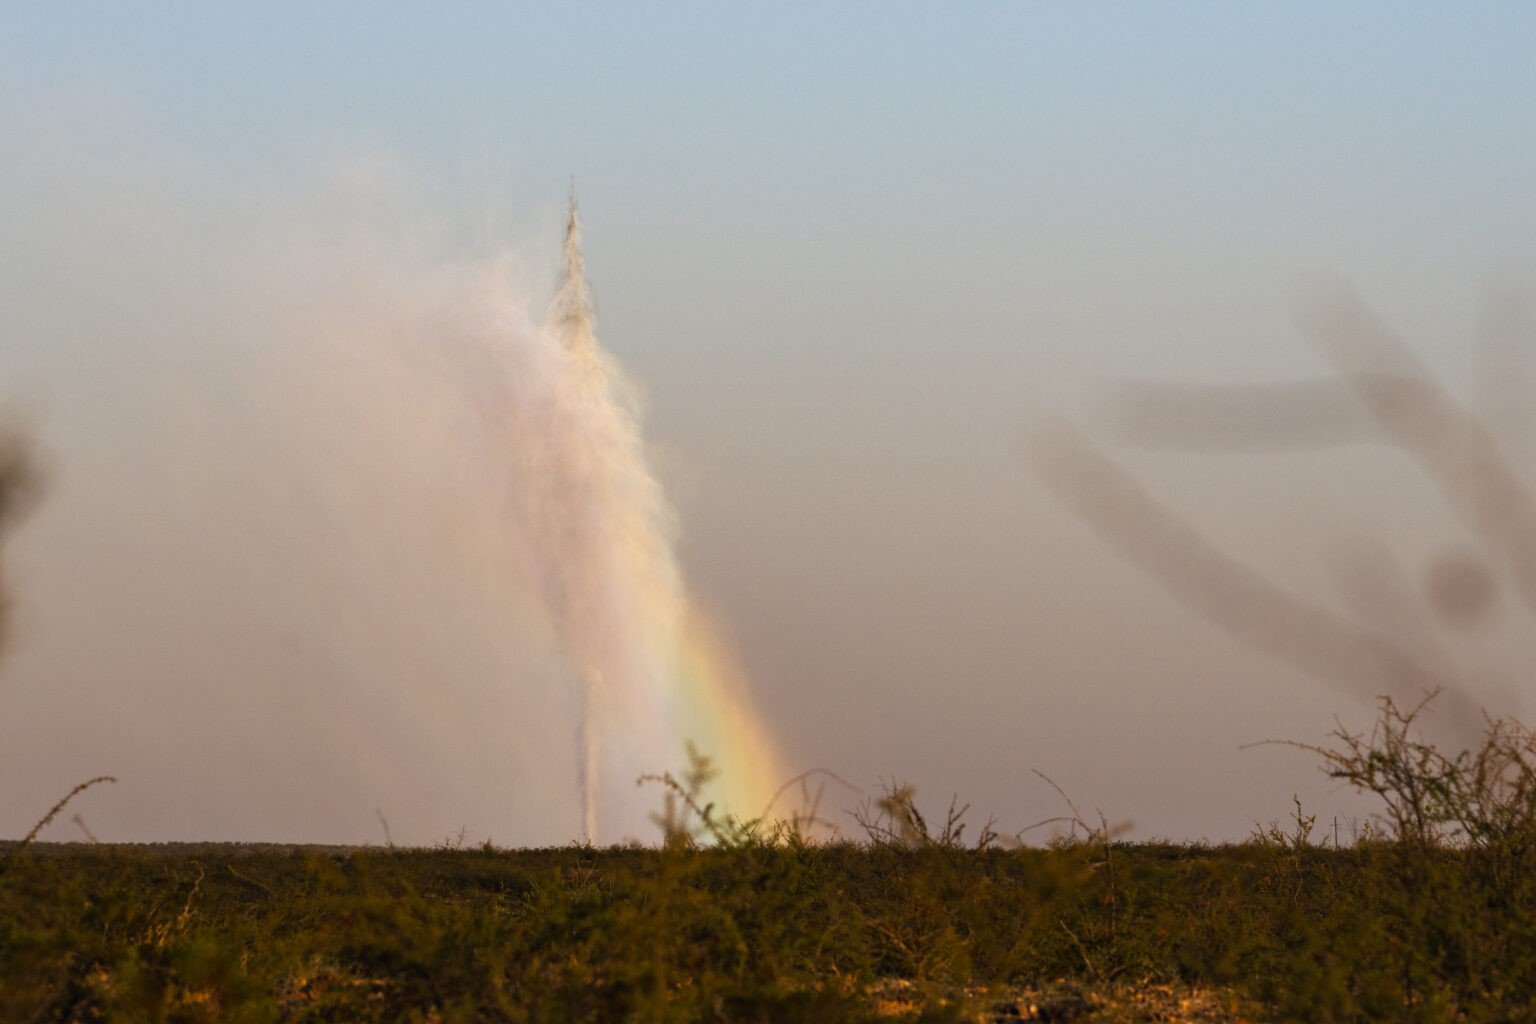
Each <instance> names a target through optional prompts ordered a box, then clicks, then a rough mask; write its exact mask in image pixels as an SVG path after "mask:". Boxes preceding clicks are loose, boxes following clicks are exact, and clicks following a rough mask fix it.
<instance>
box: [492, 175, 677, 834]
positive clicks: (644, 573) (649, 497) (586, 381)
mask: <svg viewBox="0 0 1536 1024" xmlns="http://www.w3.org/2000/svg"><path fill="white" fill-rule="evenodd" d="M564 264H565V266H564V280H563V282H562V285H561V288H560V291H559V293H558V295H557V296H556V298H555V300H554V303H553V304H552V306H551V308H550V312H549V316H548V321H547V326H546V328H545V333H546V335H547V336H549V337H550V338H552V339H553V340H554V341H557V342H558V346H559V348H558V355H555V354H554V353H551V354H552V355H555V357H554V360H553V362H554V365H553V366H552V367H550V374H549V377H548V380H547V383H546V386H545V387H544V388H543V389H541V393H540V394H538V395H536V396H531V397H532V398H533V400H532V401H530V402H525V403H524V405H523V407H522V408H520V409H519V410H517V413H516V415H517V417H518V420H519V424H518V426H519V430H518V434H519V437H518V446H519V454H520V457H521V459H522V460H523V469H524V472H523V474H522V477H521V478H522V481H523V487H522V497H523V504H522V511H523V515H524V516H525V517H526V523H527V528H528V532H529V535H530V537H531V538H532V539H533V543H534V551H533V560H534V572H535V575H536V576H537V577H538V578H539V583H540V585H541V587H542V590H543V594H544V599H545V601H546V603H547V606H548V609H549V613H550V616H551V619H552V620H553V622H554V625H555V628H556V630H557V632H558V633H559V636H560V642H561V645H562V647H563V649H564V651H565V657H566V660H567V662H568V663H569V665H570V667H571V669H572V671H573V672H574V673H575V674H576V676H577V677H578V687H579V702H578V703H579V723H578V727H577V751H578V757H577V785H578V788H579V791H580V798H581V809H582V835H583V838H584V839H586V840H587V841H589V842H590V841H594V840H595V839H596V836H597V829H598V823H597V817H598V814H597V808H598V791H599V773H600V765H599V751H600V749H606V748H627V749H628V750H629V751H630V752H631V753H632V754H633V755H635V756H638V757H643V758H647V759H651V758H665V757H668V756H670V755H671V754H672V753H673V751H675V749H676V748H677V747H678V745H679V743H680V741H681V739H682V737H681V736H678V735H673V733H674V731H675V726H674V725H673V724H672V721H671V719H672V717H673V716H672V715H671V714H670V713H669V712H670V711H672V710H673V709H671V708H669V707H668V706H667V704H668V696H667V694H668V688H669V685H670V684H671V682H672V680H670V679H669V678H668V676H669V674H670V673H671V671H672V664H671V662H672V657H673V654H672V652H673V650H674V648H675V645H676V643H677V640H678V637H679V627H680V624H681V619H682V613H683V609H684V608H685V606H686V596H685V593H684V590H683V587H682V584H681V579H680V577H679V574H678V572H677V569H676V565H675V561H674V559H673V555H672V516H671V512H670V509H669V508H668V506H667V503H666V500H665V498H664V496H663V494H662V491H661V488H660V486H659V485H658V484H657V482H656V479H655V477H654V476H653V475H652V474H651V472H650V469H649V467H648V466H647V464H646V460H645V455H644V447H643V443H642V440H641V436H640V430H639V425H638V421H637V418H636V415H635V412H634V400H633V397H632V394H631V392H630V390H629V389H628V388H627V387H626V385H625V382H624V380H623V377H622V375H621V374H620V373H619V371H618V369H617V367H615V366H614V365H613V364H612V362H611V360H609V359H608V357H607V356H606V354H605V353H604V352H603V351H602V350H601V349H600V348H599V347H598V344H597V338H596V335H595V333H594V324H593V315H592V300H591V294H590V292H589V290H588V288H587V283H586V279H585V276H584V265H583V261H582V255H581V224H580V219H579V217H578V215H577V210H576V204H575V200H574V196H573V198H572V201H571V205H570V212H569V218H568V221H567V225H566V235H565V244H564ZM620 721H622V722H623V730H622V734H620V733H619V730H617V729H615V727H614V726H615V723H616V722H620Z"/></svg>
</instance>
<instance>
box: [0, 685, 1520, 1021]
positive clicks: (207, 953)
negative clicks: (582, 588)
mask: <svg viewBox="0 0 1536 1024" xmlns="http://www.w3.org/2000/svg"><path fill="white" fill-rule="evenodd" d="M1421 710H1422V706H1421V707H1418V708H1411V709H1407V710H1404V709H1401V708H1399V707H1398V706H1397V705H1396V704H1394V703H1392V702H1391V701H1390V700H1384V701H1383V702H1382V705H1381V709H1380V715H1379V718H1378V720H1377V723H1376V726H1375V729H1374V731H1372V732H1370V733H1366V734H1354V733H1350V732H1347V731H1344V730H1342V729H1341V730H1340V731H1339V732H1338V733H1336V734H1335V736H1334V738H1333V742H1332V744H1331V745H1329V746H1323V747H1315V748H1310V749H1312V750H1313V751H1314V752H1315V753H1316V754H1317V755H1318V756H1320V757H1321V760H1322V766H1323V768H1324V769H1325V770H1326V771H1328V772H1329V773H1330V774H1331V775H1333V776H1335V777H1337V778H1339V779H1341V780H1344V781H1346V782H1347V783H1349V784H1352V785H1354V786H1357V787H1360V788H1362V789H1365V790H1368V791H1371V792H1374V793H1376V794H1378V795H1379V796H1380V797H1381V799H1382V815H1381V818H1380V820H1379V823H1378V824H1377V826H1376V827H1374V828H1373V829H1371V830H1368V831H1367V832H1366V833H1365V834H1363V835H1361V836H1356V837H1354V838H1353V840H1352V841H1351V843H1350V844H1349V845H1347V846H1346V847H1345V848H1342V849H1340V848H1334V847H1333V846H1332V837H1331V836H1328V837H1326V838H1320V837H1318V836H1317V835H1316V834H1315V833H1314V829H1313V819H1312V818H1311V817H1309V816H1307V815H1306V814H1305V812H1304V810H1303V809H1302V808H1301V807H1300V806H1298V807H1297V808H1296V811H1295V814H1294V817H1293V820H1292V821H1291V822H1290V823H1289V824H1287V825H1280V824H1275V825H1272V826H1270V827H1261V828H1256V829H1255V831H1254V834H1253V836H1252V837H1251V839H1250V840H1249V841H1247V842H1244V843H1239V844H1232V845H1225V846H1215V847H1210V846H1188V845H1167V844H1138V843H1127V842H1123V841H1120V840H1118V839H1117V838H1116V837H1115V835H1114V829H1113V828H1111V827H1109V826H1108V825H1107V824H1106V823H1105V822H1104V821H1103V820H1102V819H1100V820H1099V821H1097V822H1094V821H1090V820H1087V819H1086V818H1085V816H1084V815H1082V814H1080V813H1079V812H1078V811H1077V810H1076V809H1075V808H1073V809H1071V810H1070V812H1069V813H1068V814H1067V815H1066V817H1064V818H1063V819H1062V820H1061V821H1060V822H1059V823H1058V825H1059V826H1060V827H1059V828H1058V834H1057V837H1056V838H1055V839H1053V840H1051V841H1049V842H1048V843H1046V844H1045V845H1039V846H1028V845H1024V844H1022V843H1019V842H1018V841H1017V840H1016V838H1014V837H1003V836H999V835H998V834H997V833H996V832H995V831H993V830H992V829H991V828H984V829H983V830H982V831H981V832H980V833H979V834H976V835H975V836H974V837H968V836H967V835H966V828H965V824H964V820H963V819H964V814H963V808H962V809H959V810H956V811H954V812H952V813H951V814H950V815H948V816H947V818H946V821H945V822H944V823H943V824H942V825H938V824H934V823H930V822H929V821H927V820H926V819H925V818H924V817H923V815H922V814H921V812H920V811H919V809H918V807H917V805H916V804H915V803H914V801H913V794H912V790H911V788H910V787H905V786H898V785H892V786H889V787H888V788H887V790H886V794H885V796H884V797H883V798H882V799H880V800H877V801H875V802H873V803H871V804H869V805H867V806H866V807H865V808H864V809H863V810H862V811H861V812H859V814H858V815H857V816H856V818H857V821H858V823H859V825H860V826H862V828H861V831H862V836H861V837H860V838H859V839H858V840H857V841H851V840H845V841H820V840H817V839H815V838H813V833H814V832H815V831H816V829H817V823H816V816H815V812H814V810H811V811H808V812H805V813H802V814H800V815H798V816H796V817H794V818H792V819H791V820H789V821H785V822H779V823H777V824H769V823H767V822H761V821H741V820H739V819H736V818H733V817H731V816H729V815H726V814H723V813H720V812H719V811H717V809H716V808H715V807H713V806H712V805H710V804H708V803H706V802H704V796H703V795H704V793H705V792H707V786H708V783H709V781H710V777H711V769H710V765H709V762H708V760H707V759H705V758H703V757H700V756H698V755H696V754H695V755H693V756H692V759H691V764H690V767H689V769H688V770H687V771H685V772H684V773H683V774H682V775H681V776H673V775H663V776H659V777H655V778H653V779H651V780H649V781H650V782H652V783H657V784H659V785H660V787H661V789H660V792H661V793H662V794H663V796H664V802H663V806H662V809H661V810H660V811H659V812H658V813H657V815H656V821H657V825H658V827H659V829H660V842H659V843H658V844H657V845H656V846H653V847H638V846H636V847H612V848H606V849H597V848H592V847H586V846H570V847H563V848H556V849H543V850H506V849H498V848H495V847H492V846H491V845H489V844H486V845H484V846H480V847H476V848H464V846H463V845H462V842H455V841H448V842H445V843H444V844H442V845H441V846H440V847H438V848H435V849H404V848H394V847H373V848H359V849H318V848H282V847H249V846H243V847H242V846H222V845H196V846H175V845H166V846H124V845H102V844H98V845H91V844H83V843H82V844H57V845H56V844H46V843H36V842H34V843H31V844H30V845H28V846H26V847H25V848H23V847H22V846H21V845H20V844H11V845H10V846H9V847H8V848H6V850H5V851H4V853H3V854H0V856H3V860H0V972H3V978H0V982H3V983H0V1019H4V1020H16V1021H394V1020H408V1021H504V1020H505V1021H525V1020H526V1021H546V1020H547V1021H567V1020H590V1021H614V1020H642V1021H690V1020H715V1021H850V1020H852V1021H857V1020H902V1019H906V1020H988V1021H1006V1020H1016V1019H1036V1020H1056V1021H1067V1020H1081V1021H1110V1020H1126V1021H1129V1020H1178V1019H1183V1020H1280V1021H1286V1020H1296V1021H1301V1020H1307V1021H1366V1020H1406V1021H1442V1020H1452V1019H1458V1020H1472V1021H1495V1020H1519V1019H1525V1020H1528V1019H1532V1018H1533V1017H1536V957H1533V956H1532V955H1531V950H1532V949H1536V913H1533V911H1536V870H1533V868H1536V739H1533V737H1532V735H1531V733H1530V732H1529V731H1528V730H1526V729H1525V728H1524V727H1523V726H1520V725H1519V724H1518V723H1515V722H1512V721H1508V720H1502V719H1498V720H1490V721H1489V722H1488V723H1487V731H1486V734H1485V737H1484V740H1483V742H1482V743H1481V745H1480V746H1479V747H1478V748H1477V749H1474V750H1469V751H1465V752H1461V753H1458V754H1455V755H1451V754H1445V753H1442V752H1441V751H1439V750H1437V749H1436V748H1434V747H1433V746H1431V745H1429V744H1427V743H1426V742H1424V741H1423V740H1422V739H1420V738H1419V734H1418V732H1417V730H1416V727H1415V722H1416V719H1417V717H1418V716H1419V714H1420V713H1421ZM651 792H652V793H655V792H656V790H654V789H653V790H651Z"/></svg>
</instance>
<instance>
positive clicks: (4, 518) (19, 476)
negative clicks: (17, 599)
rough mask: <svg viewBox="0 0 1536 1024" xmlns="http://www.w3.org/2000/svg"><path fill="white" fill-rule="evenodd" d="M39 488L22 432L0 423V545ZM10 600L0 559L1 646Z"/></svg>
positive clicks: (4, 639)
mask: <svg viewBox="0 0 1536 1024" xmlns="http://www.w3.org/2000/svg"><path fill="white" fill-rule="evenodd" d="M39 489H40V488H39V477H38V472H37V466H36V463H35V461H34V460H33V458H32V456H31V453H30V450H29V449H28V448H27V445H26V443H25V442H24V441H23V439H22V435H21V432H20V431H18V430H15V429H14V428H7V427H4V426H0V547H3V544H4V542H5V536H6V534H7V533H8V532H9V531H10V530H11V528H12V527H14V526H15V525H16V523H18V522H20V520H21V518H22V516H23V515H25V514H26V512H27V511H28V510H29V509H30V508H31V507H32V505H33V503H34V501H35V500H36V498H37V495H38V491H39ZM0 554H3V551H0ZM9 603H10V597H9V593H8V592H7V590H6V588H5V564H4V562H3V561H0V650H3V649H4V647H5V641H6V636H7V633H8V629H7V627H8V625H9Z"/></svg>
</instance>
